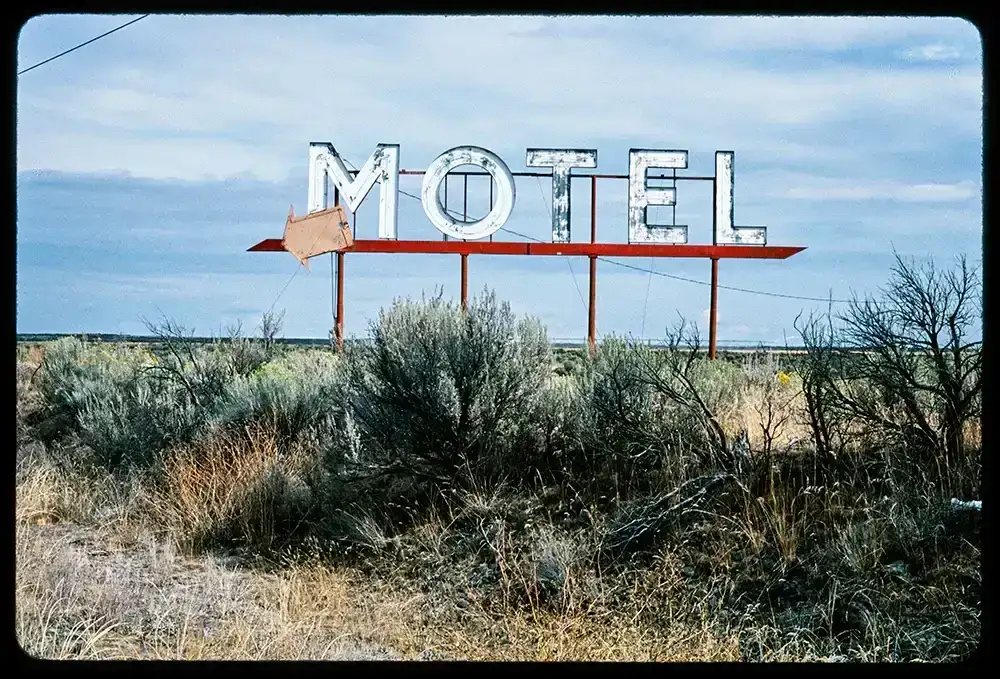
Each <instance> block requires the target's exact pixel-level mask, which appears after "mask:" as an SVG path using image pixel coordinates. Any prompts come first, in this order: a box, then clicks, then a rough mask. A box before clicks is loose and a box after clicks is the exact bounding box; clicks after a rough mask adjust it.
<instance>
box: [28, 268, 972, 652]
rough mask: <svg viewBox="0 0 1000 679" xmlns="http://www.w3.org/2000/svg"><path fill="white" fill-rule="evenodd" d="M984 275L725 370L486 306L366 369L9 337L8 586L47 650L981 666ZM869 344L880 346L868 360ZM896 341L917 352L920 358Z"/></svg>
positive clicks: (234, 342) (392, 334) (399, 323)
mask: <svg viewBox="0 0 1000 679" xmlns="http://www.w3.org/2000/svg"><path fill="white" fill-rule="evenodd" d="M980 285H981V284H980V282H979V279H978V278H976V277H975V276H974V275H973V274H972V273H971V272H969V271H967V270H966V268H965V266H964V263H960V264H959V266H958V267H956V268H954V269H952V270H947V271H942V270H940V269H935V268H933V266H930V267H924V268H917V267H916V266H914V265H910V264H907V263H905V262H903V261H901V260H900V261H899V262H898V264H897V267H896V268H895V269H894V270H893V272H892V278H891V280H890V283H889V285H888V286H887V287H886V289H885V290H883V292H882V296H881V297H879V298H874V299H870V300H859V301H858V302H856V303H855V304H852V305H850V307H849V308H847V309H846V310H845V311H844V313H843V314H841V315H840V316H837V317H812V318H809V319H805V320H802V319H798V321H797V323H796V327H797V328H798V329H799V332H800V334H801V336H802V339H803V342H804V344H805V345H806V347H807V350H808V351H807V354H806V355H804V356H801V357H796V359H795V360H796V362H795V364H787V363H783V361H785V360H786V359H785V357H780V358H779V357H776V356H775V355H768V354H760V355H750V356H742V357H739V358H732V359H731V360H716V361H709V360H707V359H706V357H705V356H704V354H703V353H702V352H701V351H700V350H699V349H698V348H697V346H698V339H697V337H695V336H694V335H693V333H692V329H691V328H690V327H688V326H686V325H684V324H683V323H682V324H681V325H679V326H678V327H676V328H673V329H669V330H668V331H667V333H666V335H667V337H666V339H667V342H666V344H667V347H668V348H667V349H666V350H661V351H653V350H650V349H648V348H645V347H642V346H637V345H634V344H632V343H630V342H629V341H627V340H625V339H621V338H614V337H611V338H607V339H605V340H604V341H603V342H602V343H601V344H600V345H599V347H598V351H597V353H596V356H595V357H593V358H591V357H589V356H588V355H586V354H584V353H582V352H568V351H562V350H560V351H554V350H553V349H552V348H551V347H550V345H549V342H548V340H547V338H546V333H545V330H544V328H542V327H541V326H540V325H539V324H538V323H537V322H535V321H533V320H532V319H518V318H515V317H514V316H513V315H512V314H511V312H510V309H509V307H508V306H507V305H505V304H502V303H498V302H497V301H496V299H495V298H494V297H493V296H492V295H490V294H484V295H483V296H481V297H480V298H478V299H476V300H474V301H473V303H472V304H471V305H470V309H469V311H468V312H467V313H463V312H462V311H461V310H460V309H458V308H457V307H456V306H455V305H453V304H450V303H448V302H446V301H443V300H441V299H431V300H425V301H422V302H419V303H418V302H410V301H400V302H397V303H396V304H395V305H393V306H392V307H391V308H389V309H386V310H383V312H382V313H381V315H380V317H379V318H378V319H377V320H376V321H375V322H373V324H372V326H371V328H370V331H369V338H368V339H369V340H370V341H369V342H367V343H365V344H358V345H352V346H350V347H349V348H348V350H347V351H346V352H345V353H344V354H336V353H334V352H333V351H332V350H329V349H317V348H290V347H287V346H284V345H282V344H281V343H280V342H277V341H275V337H276V336H277V333H278V332H279V328H280V323H279V322H278V321H277V319H275V318H273V317H268V318H266V319H265V321H264V322H263V323H262V327H261V332H260V333H259V336H254V337H244V336H242V334H240V333H238V332H234V333H232V334H231V336H229V337H225V338H220V339H218V340H216V341H213V342H210V343H201V344H196V343H192V342H187V341H184V330H183V328H181V327H179V326H177V325H176V324H174V323H169V322H167V323H164V324H162V325H160V326H156V327H154V328H153V330H155V331H156V332H157V333H158V335H159V337H160V339H161V342H160V344H159V345H157V346H156V347H154V348H152V349H151V348H150V347H148V346H140V345H128V344H107V343H100V342H83V341H80V340H78V339H72V338H66V339H61V340H58V341H55V342H48V343H43V344H37V345H19V346H18V348H17V401H16V404H17V405H16V407H17V420H16V421H17V427H16V431H17V434H16V435H17V497H16V501H17V505H16V507H17V513H16V516H17V536H16V539H17V549H16V560H17V572H16V581H17V594H16V627H17V637H18V640H19V642H20V644H21V646H22V648H23V649H24V650H25V651H26V652H27V653H29V654H31V655H34V656H39V657H45V658H188V659H197V658H226V659H279V658H280V659H475V660H480V659H483V660H487V659H488V660H515V659H517V660H523V659H527V660H713V661H719V660H723V661H725V660H731V661H740V660H742V661H786V660H816V661H818V660H826V661H914V660H917V661H958V660H962V659H964V658H967V657H968V656H969V655H970V654H972V653H973V652H974V651H975V649H976V648H977V647H978V644H979V638H980V609H981V570H980V526H979V519H980V514H979V513H978V512H976V511H965V510H959V509H956V508H955V507H954V506H953V503H952V499H953V498H955V499H960V500H978V499H979V497H980V495H979V491H980V474H981V455H982V443H981V436H980V427H979V423H980V421H981V394H982V375H981V351H982V347H981V344H980V343H979V342H976V341H971V340H970V339H969V338H968V333H969V331H970V328H971V327H973V326H974V325H975V323H978V320H977V318H981V307H980V302H979V299H980V295H981V292H980V288H979V286H980ZM851 346H855V347H864V348H866V349H867V350H868V351H867V352H866V353H861V354H858V353H850V352H849V351H848V349H850V347H851ZM903 349H906V351H903Z"/></svg>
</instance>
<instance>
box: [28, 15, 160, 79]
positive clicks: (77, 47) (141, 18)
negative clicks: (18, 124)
mask: <svg viewBox="0 0 1000 679" xmlns="http://www.w3.org/2000/svg"><path fill="white" fill-rule="evenodd" d="M148 16H149V15H148V14H143V15H142V16H141V17H139V18H138V19H132V21H129V22H128V23H124V24H122V25H121V26H119V27H118V28H113V29H111V30H110V31H108V32H107V33H101V34H100V35H99V36H97V37H96V38H91V39H90V40H88V41H87V42H81V43H80V44H79V45H77V46H76V47H70V48H69V49H68V50H66V51H65V52H60V53H59V54H57V55H55V56H54V57H49V58H48V59H46V60H45V61H39V62H38V63H37V64H35V65H34V66H29V67H28V68H26V69H24V70H23V71H18V75H19V76H20V75H24V74H25V73H27V72H28V71H31V70H33V69H36V68H38V67H39V66H43V65H45V64H47V63H49V62H50V61H55V60H56V59H58V58H59V57H63V56H66V55H67V54H69V53H70V52H73V51H75V50H78V49H80V48H81V47H86V46H87V45H89V44H90V43H92V42H97V41H98V40H100V39H101V38H104V37H107V36H109V35H111V34H112V33H114V32H115V31H120V30H122V29H123V28H125V27H126V26H131V25H132V24H134V23H136V22H137V21H142V20H143V19H145V18H146V17H148Z"/></svg>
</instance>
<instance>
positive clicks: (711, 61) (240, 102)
mask: <svg viewBox="0 0 1000 679" xmlns="http://www.w3.org/2000/svg"><path fill="white" fill-rule="evenodd" d="M135 16H137V15H127V16H126V15H47V16H41V17H36V18H33V19H31V20H30V21H29V22H28V23H27V24H25V26H24V27H23V29H22V31H21V34H20V38H19V42H18V70H22V69H24V68H27V67H28V66H30V65H32V64H34V63H37V62H39V61H41V60H43V59H46V58H48V57H50V56H52V55H54V54H57V53H59V52H61V51H63V50H65V49H68V48H69V47H72V46H73V45H76V44H78V43H80V42H83V41H85V40H88V39H90V38H92V37H94V36H96V35H98V34H100V33H103V32H105V31H107V30H110V29H112V28H114V27H116V26H118V25H120V24H122V23H124V22H125V21H128V20H130V19H132V18H135ZM17 116H18V118H17V210H18V214H17V330H18V332H21V333H45V332H122V333H142V332H144V326H143V324H142V320H141V318H143V317H146V318H156V317H159V316H160V315H161V314H166V315H167V316H170V317H172V318H175V319H177V320H178V321H180V322H182V323H184V324H186V325H187V326H189V327H192V328H194V329H195V330H196V332H198V334H212V333H218V332H219V331H220V330H221V329H222V328H223V327H224V326H226V325H229V324H232V323H234V322H238V321H242V322H243V324H244V326H245V327H247V328H251V327H253V326H254V325H256V323H257V322H258V320H259V318H260V316H261V314H262V313H264V312H265V311H267V310H268V309H269V308H272V305H273V308H274V309H275V310H277V311H281V310H284V311H285V333H284V334H285V335H286V336H289V337H326V336H327V332H328V330H329V328H330V326H331V280H330V259H329V257H328V256H322V257H319V258H316V259H313V260H312V263H311V264H312V271H311V272H307V271H305V270H304V269H300V268H299V264H298V263H297V262H296V260H295V259H294V258H293V257H292V256H291V255H290V254H286V253H247V252H245V250H246V249H247V247H249V246H250V245H252V244H254V243H256V242H258V241H260V240H262V239H264V238H280V236H281V232H282V230H283V226H284V221H285V216H286V215H287V213H288V206H289V205H294V206H295V208H296V212H297V213H299V214H301V213H303V212H304V211H305V204H306V192H307V184H306V177H307V168H306V159H307V157H308V144H309V142H310V141H330V142H332V143H333V144H334V145H335V146H336V147H337V149H338V150H339V151H340V152H341V153H342V154H343V155H344V156H345V157H346V158H347V159H349V160H350V161H351V162H353V163H354V164H355V165H356V166H360V164H361V163H363V162H364V161H365V160H366V159H367V158H368V156H369V155H370V154H371V153H372V151H373V150H374V148H375V145H376V144H378V143H396V144H399V145H400V161H401V166H402V167H403V168H410V169H415V168H425V167H427V165H429V164H430V162H431V161H432V160H433V159H434V158H435V157H436V156H437V155H438V154H440V153H441V152H442V151H445V150H447V149H449V148H452V147H454V146H458V145H462V144H473V145H478V146H483V147H485V148H488V149H490V150H491V151H493V152H494V153H496V154H498V155H499V156H500V157H501V158H503V159H504V160H505V162H506V163H507V165H508V166H509V167H510V169H511V170H513V171H518V170H525V169H527V168H526V167H525V164H524V163H525V150H526V148H528V147H550V148H560V147H564V148H593V149H597V150H598V162H599V165H598V171H599V172H609V173H610V172H614V173H624V172H627V168H628V150H629V149H630V148H663V149H684V150H687V151H688V152H689V169H688V170H687V171H685V172H682V174H685V173H686V174H693V175H711V174H712V173H713V171H714V153H715V151H716V150H732V151H735V154H736V162H735V215H736V223H737V224H744V225H766V226H767V227H768V242H769V244H773V245H801V246H807V247H808V249H807V250H806V251H804V252H802V253H800V254H798V255H796V256H794V257H792V258H790V259H788V260H784V261H736V260H729V261H727V260H723V261H722V262H721V263H720V283H721V284H723V285H730V286H735V287H741V288H747V289H752V290H759V291H765V292H772V293H782V294H792V295H799V296H807V297H810V296H811V297H826V296H828V295H829V294H830V293H831V292H832V294H833V296H834V297H836V298H845V297H849V296H850V294H851V292H852V291H854V292H857V293H858V294H865V293H871V292H875V291H876V290H877V289H878V287H879V286H881V285H884V284H885V282H886V280H887V277H888V268H889V266H890V264H891V262H892V250H893V248H895V249H896V250H897V251H898V252H900V253H901V254H903V255H907V256H914V257H928V256H933V257H934V258H935V260H936V261H938V262H940V263H943V264H947V263H948V261H949V260H950V259H951V258H953V257H954V256H956V255H959V254H965V255H966V256H968V258H969V259H970V260H972V261H974V262H976V263H977V264H978V263H979V262H980V261H981V257H982V230H983V220H982V48H981V42H980V38H979V34H978V32H977V30H976V29H975V27H974V26H973V25H971V24H969V23H967V22H965V21H962V20H959V19H946V18H933V19H932V18H852V17H831V18H822V17H802V18H795V17H781V18H778V17H773V18H767V17H544V16H523V17H518V16H498V17H471V16H466V17H414V16H407V17H391V16H369V17H353V16H320V17H306V16H298V17H283V16H266V15H254V16H239V15H232V16H181V15H153V16H150V17H148V18H146V19H144V20H142V21H140V22H138V23H136V24H134V25H132V26H129V27H128V28H125V29H123V30H121V31H118V32H117V33H114V34H112V35H110V36H108V37H106V38H103V39H102V40H99V41H97V42H95V43H93V44H92V45H88V46H86V47H83V48H81V49H79V50H77V51H75V52H73V53H71V54H69V55H67V56H65V57H62V58H60V59H57V60H55V61H53V62H51V63H49V64H45V65H44V66H41V67H39V68H37V69H35V70H32V71H30V72H28V73H25V74H24V75H22V76H20V77H19V79H18V88H17ZM453 181H456V183H455V184H453V186H454V188H455V193H454V194H452V195H457V194H458V183H457V180H453ZM484 186H485V185H484ZM400 188H401V189H402V190H404V191H407V192H409V193H414V194H419V191H420V180H419V178H415V177H401V180H400ZM482 189H483V187H479V188H476V187H475V186H470V212H472V213H473V215H476V216H481V215H482V214H484V213H485V212H486V210H487V207H488V205H487V198H486V196H485V194H484V191H483V190H482ZM598 198H599V201H598V239H599V240H603V241H611V242H625V241H626V240H627V227H626V222H625V216H626V213H625V211H626V200H627V198H626V188H625V183H624V182H621V181H603V182H600V183H599V187H598ZM550 200H551V187H550V183H549V182H548V181H547V180H544V179H542V180H536V179H533V178H519V179H518V182H517V199H516V204H515V207H514V212H513V214H512V216H511V219H510V220H509V221H508V222H507V225H506V226H507V227H508V228H510V229H512V230H516V231H519V232H522V233H525V234H528V235H531V236H533V237H535V238H544V239H548V238H550V233H551V227H550V221H549V217H548V205H547V203H548V201H550ZM377 203H378V201H377V188H376V189H373V191H372V193H371V194H370V195H369V197H368V199H367V200H366V202H365V203H364V204H363V205H362V207H361V208H360V209H359V213H358V216H357V220H358V221H357V224H358V227H357V236H358V237H360V238H375V237H377V224H376V218H377ZM450 205H451V207H453V208H455V207H459V208H460V203H451V204H450ZM399 206H400V208H399V209H400V212H399V237H400V238H437V237H439V234H438V232H436V231H435V230H434V229H433V227H432V226H430V224H429V222H428V220H427V218H426V217H425V215H424V214H423V211H422V208H421V206H420V204H419V202H418V201H416V200H412V199H410V198H408V197H406V196H400V198H399ZM663 210H664V212H663V213H661V214H659V215H656V216H657V217H661V218H664V219H670V214H669V212H667V210H668V209H666V208H664V209H663ZM676 220H677V223H678V224H687V225H689V234H690V235H689V242H691V243H710V242H711V224H712V195H711V191H710V184H707V183H701V182H686V183H682V184H681V185H680V188H679V190H678V203H677V209H676ZM572 233H573V240H574V241H583V240H586V239H588V238H589V188H588V187H587V186H586V182H580V181H577V182H574V194H573V220H572ZM496 238H503V239H510V240H519V238H518V237H516V236H512V235H510V234H497V236H496ZM619 261H624V262H626V263H628V264H631V265H633V266H640V267H643V268H653V269H655V270H657V271H660V272H663V273H668V274H670V275H673V276H679V277H682V278H690V279H695V280H698V281H702V282H703V283H707V281H708V280H709V274H710V267H709V263H708V261H706V260H671V259H659V260H655V261H651V260H650V259H628V260H619ZM297 268H299V270H298V271H297ZM469 268H470V275H469V283H470V288H471V290H472V291H473V292H476V291H479V290H482V289H483V288H484V287H490V288H492V289H494V290H495V291H496V292H497V294H498V296H499V297H500V298H502V299H505V300H508V301H509V302H510V303H511V305H512V307H513V308H514V309H515V311H516V312H517V313H519V314H531V315H534V316H537V317H539V318H540V319H541V320H542V321H543V322H544V323H545V324H546V325H547V327H548V329H549V335H550V337H553V338H583V337H584V336H585V335H586V327H587V311H586V303H585V300H586V296H587V262H586V259H584V258H573V259H569V258H542V257H537V258H536V257H531V258H527V257H472V258H470V267H469ZM345 274H346V284H345V299H346V304H345V306H346V314H345V324H346V331H347V334H348V335H360V334H364V333H365V332H366V329H367V325H368V322H369V321H370V320H371V319H373V318H374V317H375V316H376V315H377V313H378V310H379V308H380V307H383V306H386V305H388V304H390V303H391V302H392V300H393V298H395V297H405V296H409V297H415V298H419V297H420V296H421V294H423V293H428V294H430V293H432V292H433V291H434V289H435V288H436V287H442V288H443V291H444V294H445V295H447V296H451V297H456V296H457V295H458V294H459V259H458V257H457V256H441V255H364V256H361V255H356V256H348V257H347V258H346V264H345ZM286 285H287V287H286ZM282 290H283V292H282ZM597 303H598V317H597V320H598V323H597V327H598V333H599V335H604V334H608V333H618V334H625V333H630V334H633V335H636V336H643V337H658V336H662V330H663V328H664V326H666V325H668V324H672V323H673V322H674V321H675V319H676V318H677V314H678V313H680V314H682V315H683V316H684V317H686V318H688V319H690V320H694V321H697V322H698V323H699V325H700V326H701V328H702V333H703V337H707V325H706V321H707V309H708V303H709V294H708V287H707V286H706V285H699V284H694V283H689V282H685V281H681V280H676V279H672V278H666V277H662V276H655V275H654V276H650V275H649V274H645V273H641V272H636V271H632V270H629V269H624V268H621V267H617V266H614V265H612V264H610V263H603V262H602V263H599V265H598V290H597ZM825 306H826V305H825V304H824V303H818V302H808V301H802V300H794V299H781V298H776V297H772V296H765V295H755V294H749V293H745V292H738V291H733V290H725V289H723V290H720V293H719V338H720V340H721V341H734V342H736V341H739V342H747V341H749V342H757V341H761V342H776V341H777V342H781V341H783V338H784V337H785V336H786V335H787V336H788V337H789V338H791V337H793V335H794V331H793V329H792V322H793V320H794V318H795V316H796V314H798V313H799V312H800V311H803V310H805V311H809V310H811V309H824V308H825Z"/></svg>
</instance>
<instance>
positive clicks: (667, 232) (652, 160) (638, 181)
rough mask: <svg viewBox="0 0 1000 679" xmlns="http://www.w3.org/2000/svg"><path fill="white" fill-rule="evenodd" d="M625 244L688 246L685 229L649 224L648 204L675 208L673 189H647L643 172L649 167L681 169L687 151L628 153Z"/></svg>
mask: <svg viewBox="0 0 1000 679" xmlns="http://www.w3.org/2000/svg"><path fill="white" fill-rule="evenodd" d="M628 159H629V163H628V165H629V168H628V242H629V243H676V244H685V243H687V238H688V235H687V227H686V226H670V225H666V224H648V223H647V222H646V208H647V207H649V206H650V205H666V206H670V205H674V204H675V203H676V202H677V191H676V190H675V189H664V188H656V189H653V188H649V186H648V185H647V182H648V180H647V178H646V172H647V171H648V170H649V169H650V168H654V167H655V168H666V169H677V170H683V169H685V168H686V167H687V164H688V154H687V151H658V150H653V149H632V150H630V151H629V153H628Z"/></svg>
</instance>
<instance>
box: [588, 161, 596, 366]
mask: <svg viewBox="0 0 1000 679" xmlns="http://www.w3.org/2000/svg"><path fill="white" fill-rule="evenodd" d="M590 242H591V243H596V242H597V177H593V178H591V180H590ZM587 345H588V347H589V348H590V355H591V356H594V355H595V354H596V353H597V257H596V256H595V255H591V256H590V307H589V310H588V315H587Z"/></svg>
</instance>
